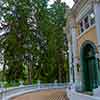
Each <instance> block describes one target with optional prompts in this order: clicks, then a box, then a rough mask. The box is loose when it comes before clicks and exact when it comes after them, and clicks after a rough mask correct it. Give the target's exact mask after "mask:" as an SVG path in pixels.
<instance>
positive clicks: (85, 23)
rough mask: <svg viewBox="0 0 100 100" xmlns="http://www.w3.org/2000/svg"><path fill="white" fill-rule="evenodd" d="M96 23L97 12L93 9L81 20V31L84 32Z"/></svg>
mask: <svg viewBox="0 0 100 100" xmlns="http://www.w3.org/2000/svg"><path fill="white" fill-rule="evenodd" d="M93 24H95V13H94V11H93V10H91V11H89V12H88V13H87V14H86V15H85V16H84V17H83V18H82V19H81V21H80V32H81V33H83V32H84V31H85V30H86V29H88V28H89V27H90V26H92V25H93Z"/></svg>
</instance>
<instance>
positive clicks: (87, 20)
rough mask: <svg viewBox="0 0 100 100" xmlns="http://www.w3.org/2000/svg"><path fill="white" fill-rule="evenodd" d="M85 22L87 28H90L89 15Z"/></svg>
mask: <svg viewBox="0 0 100 100" xmlns="http://www.w3.org/2000/svg"><path fill="white" fill-rule="evenodd" d="M84 24H85V29H87V28H89V18H88V16H86V17H85V18H84Z"/></svg>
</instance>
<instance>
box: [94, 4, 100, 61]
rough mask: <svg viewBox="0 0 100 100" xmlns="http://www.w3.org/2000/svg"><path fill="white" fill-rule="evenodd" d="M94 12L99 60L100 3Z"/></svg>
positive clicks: (96, 5)
mask: <svg viewBox="0 0 100 100" xmlns="http://www.w3.org/2000/svg"><path fill="white" fill-rule="evenodd" d="M94 10H95V21H96V31H97V41H98V51H99V59H100V3H96V4H95V6H94Z"/></svg>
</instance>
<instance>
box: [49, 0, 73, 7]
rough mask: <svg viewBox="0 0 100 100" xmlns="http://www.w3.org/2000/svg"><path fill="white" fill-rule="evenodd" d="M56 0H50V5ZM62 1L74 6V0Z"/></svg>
mask: <svg viewBox="0 0 100 100" xmlns="http://www.w3.org/2000/svg"><path fill="white" fill-rule="evenodd" d="M54 1H55V0H49V3H48V4H49V5H51V4H53V3H54ZM62 2H66V4H67V5H68V6H69V7H72V6H73V4H74V2H73V0H62Z"/></svg>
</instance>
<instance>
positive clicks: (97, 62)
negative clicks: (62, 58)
mask: <svg viewBox="0 0 100 100" xmlns="http://www.w3.org/2000/svg"><path fill="white" fill-rule="evenodd" d="M74 2H75V4H74V6H73V8H72V9H71V14H70V16H69V18H68V26H67V30H68V37H67V38H68V46H69V65H70V82H71V83H73V84H74V85H75V88H76V90H77V91H93V90H94V89H97V88H98V87H99V85H100V0H74Z"/></svg>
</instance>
